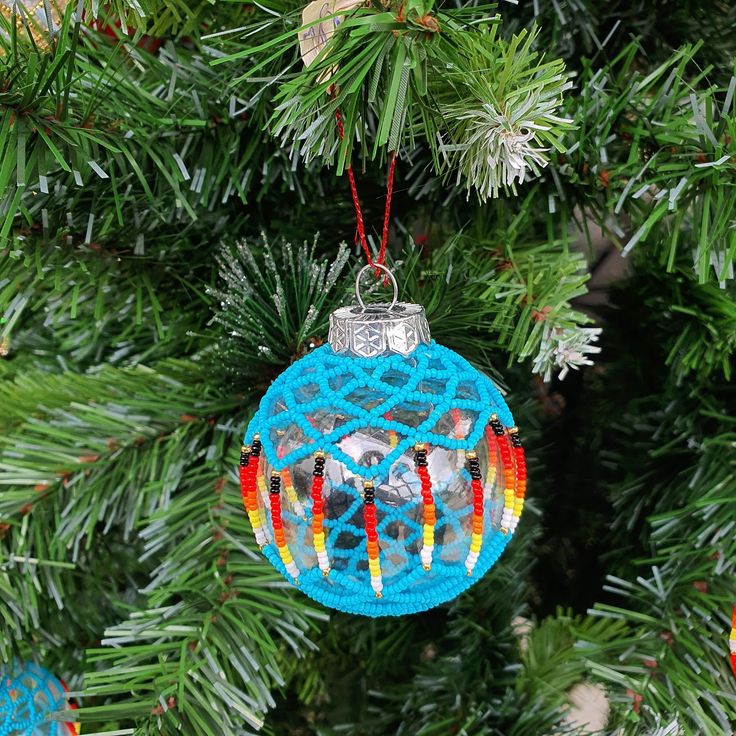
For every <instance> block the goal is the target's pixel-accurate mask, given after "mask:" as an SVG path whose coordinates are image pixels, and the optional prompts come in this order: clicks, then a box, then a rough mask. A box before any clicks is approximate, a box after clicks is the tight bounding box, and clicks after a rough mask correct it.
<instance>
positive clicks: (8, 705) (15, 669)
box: [0, 662, 78, 736]
mask: <svg viewBox="0 0 736 736" xmlns="http://www.w3.org/2000/svg"><path fill="white" fill-rule="evenodd" d="M66 691H67V687H66V685H65V684H64V683H63V681H61V680H59V679H58V678H57V677H54V675H52V674H51V673H50V672H48V671H47V670H45V669H44V668H43V667H40V666H39V665H37V664H34V663H33V662H26V663H24V664H22V665H21V664H14V665H12V666H9V667H8V666H5V667H0V736H76V735H77V733H78V724H73V723H61V722H59V721H52V720H49V716H50V714H52V713H55V712H56V711H60V710H64V709H65V708H74V707H75V706H74V705H73V704H71V703H67V700H66Z"/></svg>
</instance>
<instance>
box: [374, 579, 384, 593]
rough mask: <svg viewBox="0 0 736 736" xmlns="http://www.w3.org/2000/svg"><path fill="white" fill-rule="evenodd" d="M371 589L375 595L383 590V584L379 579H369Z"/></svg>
mask: <svg viewBox="0 0 736 736" xmlns="http://www.w3.org/2000/svg"><path fill="white" fill-rule="evenodd" d="M371 588H373V590H374V591H375V592H376V593H380V592H381V591H382V590H383V582H382V580H381V578H371Z"/></svg>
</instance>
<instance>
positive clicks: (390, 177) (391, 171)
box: [378, 151, 396, 265]
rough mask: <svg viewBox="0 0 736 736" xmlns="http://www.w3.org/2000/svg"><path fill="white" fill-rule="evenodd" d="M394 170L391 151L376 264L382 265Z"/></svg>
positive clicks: (394, 155)
mask: <svg viewBox="0 0 736 736" xmlns="http://www.w3.org/2000/svg"><path fill="white" fill-rule="evenodd" d="M395 168H396V151H391V162H390V163H389V165H388V180H387V181H386V208H385V209H384V211H383V233H382V235H381V250H380V251H379V252H378V262H379V263H380V264H381V265H383V262H384V261H385V260H386V245H387V244H388V223H389V219H390V218H391V195H392V194H393V192H394V169H395Z"/></svg>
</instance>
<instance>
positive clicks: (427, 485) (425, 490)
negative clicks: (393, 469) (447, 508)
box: [414, 445, 437, 570]
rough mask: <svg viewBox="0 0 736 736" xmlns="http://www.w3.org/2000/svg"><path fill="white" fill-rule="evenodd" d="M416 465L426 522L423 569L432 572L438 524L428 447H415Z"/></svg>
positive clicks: (421, 553) (420, 552) (424, 527)
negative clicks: (428, 462)
mask: <svg viewBox="0 0 736 736" xmlns="http://www.w3.org/2000/svg"><path fill="white" fill-rule="evenodd" d="M414 465H415V467H416V471H417V475H418V476H419V482H420V483H421V486H422V516H423V521H424V525H423V527H422V536H423V544H422V549H421V550H420V551H419V554H420V556H421V559H422V567H424V569H425V570H430V569H431V568H432V555H433V553H434V527H435V524H436V523H437V509H436V507H435V503H434V496H433V495H432V480H431V478H430V477H429V466H428V464H427V446H426V445H415V446H414Z"/></svg>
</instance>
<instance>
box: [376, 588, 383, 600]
mask: <svg viewBox="0 0 736 736" xmlns="http://www.w3.org/2000/svg"><path fill="white" fill-rule="evenodd" d="M376 598H383V593H381V591H380V590H377V591H376Z"/></svg>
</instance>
